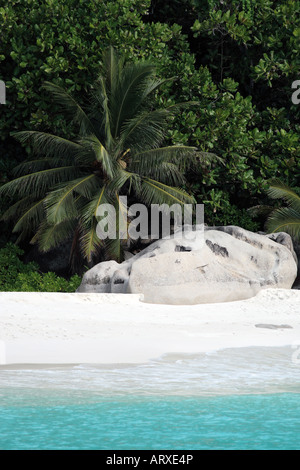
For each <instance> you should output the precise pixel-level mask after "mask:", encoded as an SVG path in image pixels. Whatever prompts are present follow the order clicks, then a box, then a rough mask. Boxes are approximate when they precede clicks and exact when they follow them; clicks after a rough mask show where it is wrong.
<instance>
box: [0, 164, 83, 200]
mask: <svg viewBox="0 0 300 470" xmlns="http://www.w3.org/2000/svg"><path fill="white" fill-rule="evenodd" d="M78 173H79V170H78V169H77V168H76V167H74V166H65V167H58V168H49V169H47V170H42V171H37V172H35V173H30V174H29V175H24V176H20V177H19V178H16V179H14V180H12V181H9V182H8V183H6V184H4V185H3V186H1V187H0V195H1V194H4V193H5V194H6V195H8V196H14V195H15V194H19V196H21V197H24V196H26V195H28V194H34V196H35V197H36V198H39V197H41V196H42V195H45V193H46V192H47V191H49V190H51V188H53V187H54V186H55V185H56V184H58V183H61V182H63V181H68V180H70V179H72V178H74V176H76V175H78Z"/></svg>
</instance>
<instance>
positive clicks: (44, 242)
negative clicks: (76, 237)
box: [31, 219, 78, 253]
mask: <svg viewBox="0 0 300 470" xmlns="http://www.w3.org/2000/svg"><path fill="white" fill-rule="evenodd" d="M77 224H78V221H77V220H76V219H67V220H63V221H62V222H60V223H57V224H53V225H50V224H49V223H48V222H47V221H43V222H42V223H41V224H40V226H39V229H38V231H37V232H36V234H35V235H34V237H33V238H32V239H31V243H32V244H35V243H38V246H39V250H40V251H42V252H44V253H46V252H48V251H50V250H51V249H53V248H55V247H57V246H59V245H60V244H61V243H62V242H64V241H65V240H67V239H68V238H69V237H70V234H72V233H74V231H75V229H76V225H77Z"/></svg>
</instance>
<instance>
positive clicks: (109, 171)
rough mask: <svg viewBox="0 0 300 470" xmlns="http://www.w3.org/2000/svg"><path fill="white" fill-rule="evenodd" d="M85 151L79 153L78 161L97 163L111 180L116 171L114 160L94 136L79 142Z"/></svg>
mask: <svg viewBox="0 0 300 470" xmlns="http://www.w3.org/2000/svg"><path fill="white" fill-rule="evenodd" d="M81 142H82V144H83V145H84V147H85V150H84V151H82V152H81V155H80V161H81V162H82V161H83V160H82V159H83V158H85V159H86V161H89V162H93V161H97V162H99V163H101V166H102V169H103V172H104V173H105V174H106V175H107V176H108V177H109V178H110V179H112V178H113V177H114V173H115V169H116V160H115V159H114V158H112V156H111V154H109V153H108V151H107V150H106V148H105V147H104V145H103V144H102V143H101V142H100V140H99V139H98V138H97V136H96V135H90V136H87V137H85V138H84V139H82V140H81Z"/></svg>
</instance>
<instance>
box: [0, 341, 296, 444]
mask: <svg viewBox="0 0 300 470" xmlns="http://www.w3.org/2000/svg"><path fill="white" fill-rule="evenodd" d="M294 353H295V349H293V348H292V347H284V348H282V347H280V348H257V347H255V348H240V349H228V350H223V351H218V352H214V353H209V354H198V355H180V356H178V355H166V356H164V357H162V358H160V359H158V360H153V361H151V362H149V363H147V364H139V365H111V366H107V365H84V364H81V365H74V366H46V365H45V366H44V367H40V366H39V367H33V366H26V367H23V368H22V369H21V368H17V367H12V366H11V367H2V368H1V369H0V422H1V426H0V449H106V450H109V449H113V450H117V449H119V450H122V449H299V448H300V444H299V442H300V425H299V423H300V406H299V403H300V402H299V398H300V374H299V372H300V364H299V362H298V359H297V358H296V355H295V354H294ZM296 359H297V360H296Z"/></svg>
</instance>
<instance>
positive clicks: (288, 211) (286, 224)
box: [266, 180, 300, 240]
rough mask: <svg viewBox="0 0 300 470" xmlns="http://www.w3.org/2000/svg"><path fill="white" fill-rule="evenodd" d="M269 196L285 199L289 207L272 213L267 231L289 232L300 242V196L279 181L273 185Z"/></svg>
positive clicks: (275, 181)
mask: <svg viewBox="0 0 300 470" xmlns="http://www.w3.org/2000/svg"><path fill="white" fill-rule="evenodd" d="M268 195H269V196H270V197H271V198H272V199H283V200H284V201H285V202H286V203H287V206H286V207H281V208H277V209H274V210H273V211H272V212H271V214H270V216H269V218H268V220H267V224H266V226H267V229H268V230H269V231H271V232H287V233H289V234H290V235H291V236H292V237H294V238H295V239H298V240H300V196H299V195H298V194H297V193H296V192H295V191H293V190H292V189H291V188H289V187H288V186H287V185H285V184H284V183H282V182H281V181H279V180H274V181H273V182H272V183H271V185H270V188H269V189H268Z"/></svg>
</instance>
